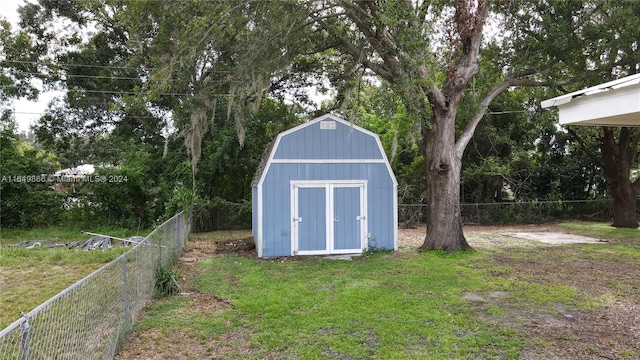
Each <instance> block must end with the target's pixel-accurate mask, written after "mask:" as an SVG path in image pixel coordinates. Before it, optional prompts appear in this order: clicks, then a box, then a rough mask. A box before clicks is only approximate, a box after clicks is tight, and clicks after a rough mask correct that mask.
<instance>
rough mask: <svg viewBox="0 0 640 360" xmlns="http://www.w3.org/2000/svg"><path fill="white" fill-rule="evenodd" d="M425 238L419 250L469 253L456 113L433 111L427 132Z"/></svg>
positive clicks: (453, 111)
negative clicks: (461, 201) (456, 147)
mask: <svg viewBox="0 0 640 360" xmlns="http://www.w3.org/2000/svg"><path fill="white" fill-rule="evenodd" d="M425 139H426V142H427V144H426V154H425V155H426V158H425V159H426V161H425V163H426V174H427V234H426V238H425V241H424V244H422V246H421V247H420V250H446V251H449V252H455V251H458V250H467V249H471V246H469V244H468V243H467V240H466V239H465V237H464V234H463V232H462V217H461V215H460V170H461V168H462V159H461V158H460V157H459V156H458V155H457V154H456V151H455V110H447V111H444V110H438V109H434V113H433V119H432V127H431V129H428V130H426V134H425Z"/></svg>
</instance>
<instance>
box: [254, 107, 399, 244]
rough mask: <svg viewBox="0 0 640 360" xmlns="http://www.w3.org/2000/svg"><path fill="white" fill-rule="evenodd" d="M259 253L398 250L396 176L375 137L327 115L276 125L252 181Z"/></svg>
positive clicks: (255, 232) (255, 238) (256, 240)
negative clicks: (287, 125)
mask: <svg viewBox="0 0 640 360" xmlns="http://www.w3.org/2000/svg"><path fill="white" fill-rule="evenodd" d="M252 206H253V216H252V221H253V238H254V240H255V243H256V249H257V251H258V256H259V257H274V256H289V255H322V254H326V255H329V254H359V253H362V252H363V251H365V250H367V249H368V248H375V249H388V250H391V249H393V250H397V248H398V215H397V214H398V211H397V207H398V200H397V182H396V179H395V176H394V175H393V172H392V170H391V166H390V165H389V161H388V160H387V157H386V155H385V153H384V149H383V148H382V144H381V143H380V138H379V137H378V136H377V135H376V134H374V133H372V132H370V131H367V130H365V129H363V128H361V127H358V126H356V125H353V124H351V123H349V122H348V121H345V120H343V119H340V118H338V117H335V116H333V115H323V116H321V117H318V118H316V119H313V120H311V121H309V122H307V123H305V124H302V125H299V126H297V127H294V128H292V129H289V130H287V131H285V132H283V133H280V134H279V135H278V136H277V137H276V139H275V141H274V142H273V143H272V146H271V148H270V149H268V150H267V151H266V153H265V156H264V158H263V160H262V163H261V164H260V166H259V167H258V170H257V172H256V174H255V177H254V179H253V183H252Z"/></svg>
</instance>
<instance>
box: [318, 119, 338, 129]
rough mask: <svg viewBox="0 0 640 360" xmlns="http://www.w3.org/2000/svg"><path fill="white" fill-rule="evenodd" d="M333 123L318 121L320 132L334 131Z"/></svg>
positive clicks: (334, 125)
mask: <svg viewBox="0 0 640 360" xmlns="http://www.w3.org/2000/svg"><path fill="white" fill-rule="evenodd" d="M335 129H336V122H335V121H320V130H335Z"/></svg>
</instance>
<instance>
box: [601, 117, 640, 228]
mask: <svg viewBox="0 0 640 360" xmlns="http://www.w3.org/2000/svg"><path fill="white" fill-rule="evenodd" d="M639 136H640V134H638V133H637V132H636V131H634V130H631V129H630V128H628V127H622V128H620V130H619V131H618V141H617V142H616V136H615V133H614V131H613V129H612V128H610V127H606V126H603V127H602V135H601V137H600V138H599V139H598V142H599V145H600V152H601V154H602V163H601V165H602V168H603V170H604V173H605V176H606V178H607V182H608V183H609V188H608V191H609V193H610V194H611V196H612V197H613V224H612V225H613V226H615V227H622V228H632V229H636V228H638V216H637V215H636V201H637V198H638V194H639V193H640V182H639V181H636V182H635V183H632V182H631V178H630V174H631V166H632V165H633V164H634V162H635V159H637V156H638V155H637V154H638V153H637V151H638V150H637V148H638V141H639V139H638V137H639Z"/></svg>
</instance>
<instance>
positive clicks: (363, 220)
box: [290, 180, 368, 255]
mask: <svg viewBox="0 0 640 360" xmlns="http://www.w3.org/2000/svg"><path fill="white" fill-rule="evenodd" d="M290 186H291V190H290V199H291V217H290V219H291V255H328V254H336V253H338V252H337V251H336V250H335V248H334V242H335V241H334V224H333V223H334V221H333V219H334V209H333V207H334V191H333V190H334V189H335V188H344V187H358V188H360V216H358V219H357V220H358V221H359V224H360V248H359V249H341V250H339V253H340V254H361V253H362V252H363V251H364V250H365V249H366V246H367V239H368V233H367V229H368V224H367V222H368V214H367V180H291V181H290ZM299 188H324V189H325V218H326V230H325V231H326V245H325V250H307V251H299V250H298V249H299V245H300V243H299V226H298V224H299V223H300V222H301V221H304V219H300V218H299V217H298V189H299Z"/></svg>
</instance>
